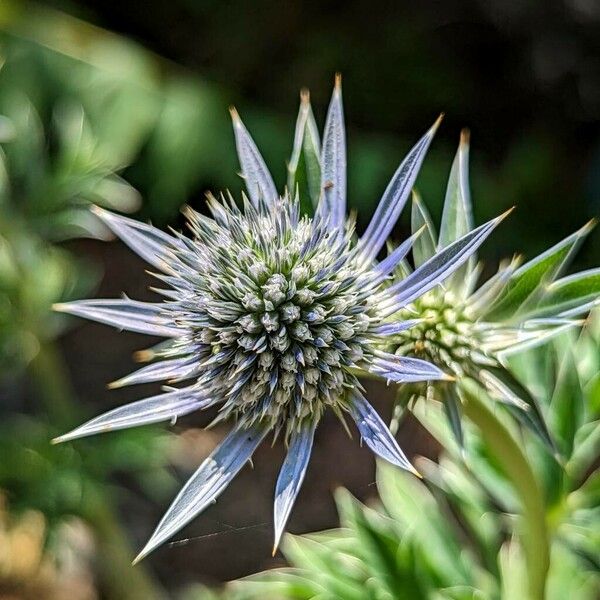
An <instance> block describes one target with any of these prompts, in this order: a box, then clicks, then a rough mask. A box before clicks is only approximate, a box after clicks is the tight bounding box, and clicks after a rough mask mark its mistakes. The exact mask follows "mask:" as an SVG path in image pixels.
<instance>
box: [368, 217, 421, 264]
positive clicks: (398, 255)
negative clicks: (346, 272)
mask: <svg viewBox="0 0 600 600" xmlns="http://www.w3.org/2000/svg"><path fill="white" fill-rule="evenodd" d="M424 229H425V228H424V227H421V229H419V230H418V231H416V232H415V233H413V234H412V235H411V236H410V237H409V238H407V239H406V240H404V241H403V242H402V243H401V244H400V245H399V246H398V247H397V248H394V250H392V252H390V254H389V255H388V256H387V257H386V258H384V259H383V260H382V261H381V262H380V263H379V264H378V265H377V266H376V267H375V268H374V269H373V270H374V271H375V272H376V273H378V274H379V275H382V276H385V275H388V273H391V272H392V271H393V270H394V269H395V268H396V267H397V266H398V264H399V263H400V261H401V260H402V259H403V258H404V257H405V256H406V255H407V254H408V252H409V250H410V249H411V248H412V247H413V244H414V243H415V241H416V240H417V239H418V238H419V237H420V236H421V234H422V233H423V231H424Z"/></svg>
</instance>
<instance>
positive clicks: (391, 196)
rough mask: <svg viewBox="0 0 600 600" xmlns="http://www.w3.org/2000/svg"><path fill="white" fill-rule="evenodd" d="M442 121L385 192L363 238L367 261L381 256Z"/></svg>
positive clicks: (402, 165) (410, 155)
mask: <svg viewBox="0 0 600 600" xmlns="http://www.w3.org/2000/svg"><path fill="white" fill-rule="evenodd" d="M441 120H442V117H441V116H440V117H439V118H438V120H437V121H436V122H435V123H434V124H433V126H432V127H431V129H430V130H429V131H428V132H427V133H426V134H425V135H424V136H423V137H422V138H421V139H420V140H419V141H418V142H417V143H416V144H415V145H414V147H413V148H412V150H411V151H410V152H409V153H408V155H407V156H406V158H405V159H404V160H403V161H402V163H401V164H400V166H399V167H398V170H397V171H396V172H395V173H394V176H393V177H392V180H391V181H390V183H389V184H388V186H387V188H386V190H385V192H384V193H383V196H382V197H381V200H380V201H379V206H377V210H376V211H375V214H374V215H373V218H372V219H371V222H370V223H369V226H368V227H367V230H366V231H365V233H364V235H363V236H362V238H361V240H360V244H359V248H360V252H361V255H362V256H363V257H364V260H365V262H370V261H371V260H373V259H374V258H375V257H376V256H377V254H378V252H379V250H381V248H382V247H383V245H384V244H385V242H386V240H387V237H388V235H389V234H390V232H391V231H392V229H393V227H394V225H395V224H396V221H397V220H398V217H399V216H400V213H401V212H402V208H403V207H404V204H405V203H406V200H407V198H408V195H409V194H410V192H411V190H412V187H413V185H414V183H415V180H416V178H417V175H418V173H419V169H420V168H421V163H422V162H423V159H424V158H425V154H426V152H427V149H428V148H429V144H430V143H431V140H432V139H433V136H434V135H435V132H436V130H437V128H438V127H439V124H440V122H441Z"/></svg>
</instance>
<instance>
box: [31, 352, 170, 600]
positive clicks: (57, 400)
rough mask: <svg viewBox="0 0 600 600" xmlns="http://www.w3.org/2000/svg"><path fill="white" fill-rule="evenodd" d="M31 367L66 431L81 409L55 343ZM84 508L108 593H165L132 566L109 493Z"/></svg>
mask: <svg viewBox="0 0 600 600" xmlns="http://www.w3.org/2000/svg"><path fill="white" fill-rule="evenodd" d="M30 369H31V373H32V375H33V379H34V382H35V385H36V388H37V392H38V394H39V398H40V400H41V401H42V404H43V407H44V409H45V411H46V413H47V415H48V418H49V421H50V422H51V423H52V425H53V426H54V427H56V428H57V429H60V430H61V431H66V430H68V429H70V428H71V427H72V426H73V425H74V424H77V423H78V422H79V421H80V419H78V417H77V416H78V415H79V414H81V412H82V411H81V409H80V407H79V405H78V404H77V403H76V402H75V400H74V393H73V391H72V389H71V385H70V381H69V376H68V374H67V371H66V368H65V364H64V361H63V360H62V357H61V355H60V353H59V352H58V351H57V349H56V346H55V345H54V344H53V343H51V342H46V343H43V344H42V346H41V347H40V351H39V353H38V354H37V356H36V357H35V359H34V360H33V361H32V363H31V365H30ZM73 421H75V423H73ZM84 510H85V514H84V515H83V517H84V518H85V519H86V521H87V522H88V524H89V525H90V526H91V527H92V528H93V530H94V533H95V536H96V541H97V553H98V558H99V565H100V567H99V570H100V577H101V586H102V587H103V588H104V589H105V590H106V592H107V595H108V597H110V598H119V599H121V598H122V599H123V600H153V599H155V598H162V597H164V594H163V593H162V592H161V591H160V588H159V587H158V586H157V584H156V583H155V582H154V580H153V579H152V578H151V576H150V575H149V573H148V572H147V571H146V570H145V569H144V567H141V566H140V565H138V566H135V567H132V565H131V559H132V557H133V556H134V553H133V551H132V549H131V547H130V545H129V542H128V540H127V536H126V535H125V534H124V533H123V530H122V528H121V526H120V524H119V522H118V520H117V518H116V517H115V514H114V509H113V506H112V502H111V500H110V498H108V497H107V495H106V494H102V496H101V497H89V496H88V497H87V498H86V502H85V506H84Z"/></svg>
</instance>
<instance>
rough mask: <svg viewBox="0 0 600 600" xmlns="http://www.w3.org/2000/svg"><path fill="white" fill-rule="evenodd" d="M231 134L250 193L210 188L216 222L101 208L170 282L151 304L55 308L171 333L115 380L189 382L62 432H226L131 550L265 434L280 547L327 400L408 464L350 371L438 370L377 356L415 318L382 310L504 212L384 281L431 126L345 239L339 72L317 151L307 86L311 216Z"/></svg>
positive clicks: (402, 251)
mask: <svg viewBox="0 0 600 600" xmlns="http://www.w3.org/2000/svg"><path fill="white" fill-rule="evenodd" d="M232 116H233V122H234V132H235V138H236V144H237V149H238V154H239V159H240V163H241V167H242V175H243V177H244V179H245V182H246V186H247V190H248V198H244V201H243V208H242V209H240V208H238V207H237V206H236V205H235V203H234V202H233V201H232V200H231V199H230V198H229V199H223V198H222V199H221V201H217V200H216V199H215V198H212V197H210V198H209V200H208V207H209V209H210V212H211V214H212V218H208V217H206V216H203V215H201V214H199V213H196V212H194V211H193V210H191V209H187V210H186V216H187V218H188V223H189V226H190V229H191V232H192V236H191V238H188V237H185V236H183V235H181V234H172V235H167V234H166V233H163V232H162V231H159V230H157V229H155V228H153V227H151V226H148V225H144V224H142V223H139V222H137V221H133V220H131V219H127V218H124V217H120V216H117V215H114V214H112V213H109V212H106V211H104V210H100V209H96V211H95V212H96V214H97V215H98V216H99V217H100V218H101V219H102V220H103V221H104V223H106V225H108V227H110V228H111V229H112V231H113V232H114V233H115V234H116V235H117V236H118V237H120V238H121V239H122V240H123V241H124V242H125V243H126V244H128V245H129V246H130V247H131V248H132V249H133V250H134V251H136V252H137V253H138V254H139V255H140V256H141V257H143V258H144V259H145V260H146V261H147V262H148V263H150V265H152V266H153V267H154V268H155V269H157V270H158V271H159V273H157V274H156V276H157V277H158V278H159V279H160V280H161V281H162V282H163V283H164V284H165V285H166V286H167V287H168V289H163V290H160V292H161V293H162V294H163V296H164V297H165V298H164V300H163V301H161V302H157V303H144V302H137V301H133V300H129V299H127V298H125V299H120V300H86V301H79V302H73V303H70V304H62V305H60V306H58V309H59V310H62V311H65V312H68V313H71V314H74V315H78V316H81V317H86V318H88V319H92V320H95V321H99V322H102V323H106V324H109V325H114V326H116V327H118V328H120V329H127V330H130V331H136V332H140V333H145V334H149V335H154V336H162V337H164V338H166V341H165V342H164V343H162V344H160V345H159V346H157V347H155V348H153V349H151V350H150V351H149V352H147V357H148V358H152V359H155V360H154V362H152V363H151V364H149V365H148V366H145V367H143V368H142V369H140V370H138V371H136V372H134V373H133V374H131V375H129V376H128V377H125V378H124V379H121V380H120V381H118V382H116V384H115V385H129V384H134V383H142V382H150V381H160V380H166V381H168V382H169V383H179V382H184V381H187V382H188V385H187V386H185V387H179V388H173V387H170V388H168V389H167V390H166V391H165V393H163V394H160V395H157V396H154V397H151V398H146V399H144V400H140V401H138V402H134V403H133V404H129V405H127V406H124V407H122V408H117V409H115V410H112V411H110V412H109V413H107V414H105V415H102V416H100V417H97V418H95V419H93V420H92V421H90V422H88V423H86V424H84V425H82V426H81V427H79V428H77V429H75V430H74V431H72V432H71V433H68V434H66V435H64V436H62V437H61V438H59V439H58V441H65V440H71V439H74V438H78V437H82V436H86V435H90V434H93V433H97V432H104V431H108V430H113V429H118V428H123V427H130V426H134V425H142V424H145V423H151V422H158V421H168V420H174V419H176V418H177V417H178V416H180V415H185V414H188V413H190V412H192V411H196V410H201V409H204V408H206V407H208V406H214V405H217V406H219V416H218V417H217V420H222V419H229V420H231V421H232V422H233V429H232V430H231V432H230V433H229V434H228V435H227V436H226V437H225V439H224V440H223V442H222V443H221V444H220V445H219V446H218V447H217V448H216V449H215V451H214V452H213V453H212V454H211V455H210V456H209V457H208V458H207V459H206V460H205V461H204V462H203V463H202V464H201V465H200V467H199V468H198V470H197V471H196V472H195V474H194V475H193V476H192V477H191V479H190V480H189V481H188V482H187V484H186V485H185V486H184V488H183V489H182V490H181V492H180V493H179V495H178V496H177V497H176V498H175V500H174V502H173V503H172V505H171V507H170V508H169V509H168V511H167V513H166V514H165V516H164V518H163V519H162V520H161V522H160V523H159V525H158V526H157V528H156V530H155V532H154V534H153V535H152V537H151V539H150V541H149V542H148V544H147V545H146V547H145V548H144V549H143V550H142V552H141V554H140V556H139V557H138V558H141V557H142V556H144V555H146V554H147V553H149V552H150V551H152V550H153V549H154V548H156V547H157V546H158V545H159V544H161V543H162V542H164V541H165V540H166V539H168V538H170V537H171V536H172V535H173V534H174V533H176V532H177V531H178V530H179V529H180V528H181V527H183V526H184V525H185V524H186V523H188V522H189V521H190V520H191V519H192V518H193V517H194V516H195V515H197V514H198V513H199V512H200V511H202V510H203V509H204V508H206V507H207V506H208V505H209V504H210V503H211V502H212V501H213V500H214V499H215V498H216V497H217V496H218V495H219V494H220V493H221V492H222V491H223V490H224V488H225V487H226V486H227V484H228V483H229V481H230V480H231V479H232V478H233V477H234V476H235V474H236V473H237V472H238V471H239V470H240V469H241V468H242V466H243V465H244V464H245V463H246V462H247V461H248V460H249V459H250V457H251V455H252V453H253V452H254V450H255V449H256V448H257V446H258V445H259V444H260V442H261V441H262V440H263V439H264V438H265V437H266V436H267V434H268V433H269V432H273V433H274V434H275V435H277V433H279V432H281V433H282V434H283V437H284V439H285V441H286V443H287V445H288V453H287V456H286V458H285V461H284V463H283V466H282V469H281V473H280V475H279V478H278V481H277V485H276V491H275V507H274V519H275V547H277V544H278V541H279V539H280V536H281V534H282V532H283V529H284V526H285V523H286V521H287V518H288V515H289V513H290V510H291V507H292V505H293V502H294V500H295V498H296V495H297V494H298V491H299V488H300V485H301V482H302V480H303V477H304V474H305V471H306V467H307V463H308V460H309V456H310V452H311V447H312V443H313V436H314V432H315V427H316V426H317V424H318V422H319V420H320V419H321V417H322V415H323V413H324V411H325V410H326V409H327V408H331V410H332V411H333V412H334V413H335V414H337V415H338V416H339V417H340V419H343V415H344V414H347V415H350V417H351V418H352V419H353V420H354V421H355V423H356V425H357V428H358V430H359V432H360V435H361V437H362V438H363V439H364V440H365V442H366V444H367V445H368V446H369V447H370V448H371V449H372V450H373V452H375V453H376V454H377V455H378V456H380V457H382V458H384V459H386V460H388V461H389V462H391V463H393V464H395V465H397V466H399V467H402V468H404V469H407V470H409V471H411V472H413V473H416V472H415V471H414V469H413V467H412V466H411V465H410V463H409V461H408V459H407V458H406V456H405V455H404V453H403V452H402V450H401V449H400V447H399V446H398V444H397V442H396V440H395V439H394V437H393V436H392V435H391V434H390V432H389V430H388V428H387V427H386V426H385V424H384V423H383V421H382V420H381V418H380V417H379V416H378V415H377V413H376V412H375V411H374V410H373V408H372V407H371V405H370V404H369V403H368V402H367V400H366V399H365V398H364V396H363V394H362V388H361V386H360V384H359V382H358V380H357V378H356V374H357V373H360V372H361V371H364V372H370V373H373V374H376V375H378V376H380V377H383V378H385V379H387V380H388V381H390V382H396V383H404V382H414V381H424V380H436V379H444V378H445V377H446V376H445V374H444V373H443V372H442V371H441V370H440V369H438V368H437V367H435V366H434V365H432V364H430V363H428V362H425V361H423V360H419V359H414V358H405V357H401V356H395V355H394V354H390V353H387V352H385V350H384V345H385V341H386V339H387V338H388V336H389V335H390V334H391V333H394V332H397V331H399V330H402V329H405V328H408V327H410V326H411V325H413V324H414V323H413V321H412V320H407V321H404V322H400V323H399V322H395V323H393V324H389V318H390V317H391V316H392V315H394V314H396V313H397V312H398V311H399V310H401V309H402V308H403V307H404V306H406V305H407V304H408V303H411V302H413V301H414V300H415V299H416V298H417V297H419V296H420V295H421V294H423V293H425V292H426V291H427V290H429V289H432V288H433V287H434V286H436V285H437V284H438V283H439V282H440V281H442V280H443V279H445V278H446V277H448V276H449V275H450V274H451V273H453V272H454V271H455V270H456V269H457V268H459V267H460V265H462V264H463V263H464V262H465V261H466V260H468V258H469V256H470V255H471V254H472V252H473V251H474V250H475V249H476V248H477V247H478V246H479V244H481V243H482V241H483V240H484V238H485V237H486V236H487V235H488V234H489V233H490V232H491V231H492V230H493V228H494V227H495V226H496V225H497V224H498V223H499V222H500V219H501V217H499V218H497V219H494V220H493V221H490V222H489V223H487V224H485V225H483V226H481V227H479V228H478V229H476V230H474V231H472V232H469V233H468V234H467V235H466V236H464V237H463V238H461V239H460V240H458V241H456V242H455V243H454V244H451V245H449V246H448V247H447V248H444V249H443V250H442V251H441V252H439V253H437V254H436V255H435V256H433V257H432V258H431V260H429V261H427V262H425V263H424V264H423V265H422V266H421V267H420V268H419V269H416V270H415V271H414V273H412V275H411V276H410V277H408V278H406V279H404V280H403V281H401V282H399V283H398V284H394V285H390V284H389V281H388V279H389V276H390V274H391V273H392V271H393V270H394V269H395V268H396V267H397V265H398V264H399V262H400V261H401V260H402V259H403V257H404V256H405V255H406V254H407V253H408V251H409V249H410V246H411V244H412V242H413V241H414V238H411V239H409V240H407V241H406V242H405V243H403V244H402V245H401V246H399V247H398V248H397V249H396V250H394V251H393V252H392V253H391V254H390V255H389V256H388V257H387V258H385V259H384V260H383V261H381V262H379V263H377V262H376V261H375V259H376V256H377V255H378V253H379V251H380V250H381V248H382V247H383V246H384V244H385V241H386V238H387V237H388V234H389V233H390V231H391V229H392V227H393V226H394V224H395V222H396V220H397V218H398V215H399V213H400V211H401V210H402V207H403V205H404V204H405V202H406V199H407V197H408V195H409V194H410V190H411V188H412V186H413V183H414V181H415V178H416V176H417V172H418V170H419V168H420V165H421V162H422V160H423V158H424V155H425V153H426V151H427V148H428V146H429V144H430V142H431V140H432V138H433V135H434V133H435V130H436V128H437V125H438V123H437V122H436V124H435V125H434V126H433V127H432V128H431V129H430V130H429V131H428V132H427V133H426V134H425V135H424V136H423V138H422V139H421V140H419V142H417V144H416V145H415V146H414V148H413V149H412V150H411V151H410V153H409V154H408V156H407V157H406V159H405V160H404V161H403V162H402V164H401V165H400V167H399V168H398V170H397V171H396V173H395V174H394V176H393V178H392V181H391V182H390V184H389V186H388V188H387V189H386V191H385V193H384V195H383V197H382V199H381V202H380V204H379V206H378V208H377V210H376V212H375V214H374V216H373V219H372V221H371V224H370V225H369V227H368V229H367V231H366V232H365V234H364V235H363V236H362V237H361V238H360V240H358V242H355V241H354V237H353V224H352V222H351V221H348V220H346V215H345V213H346V192H345V188H346V183H345V182H346V150H345V140H344V123H343V112H342V99H341V88H340V83H339V79H338V81H337V83H336V87H335V90H334V93H333V97H332V100H331V104H330V107H329V111H328V116H327V121H326V125H325V134H324V140H323V144H322V148H321V149H320V151H319V152H316V151H315V149H316V148H317V147H320V143H319V141H318V133H317V131H316V126H315V124H314V119H313V118H312V112H311V111H310V107H309V105H308V99H307V97H306V95H303V99H302V104H301V109H300V116H299V118H298V127H297V132H296V133H297V135H296V140H295V143H294V152H293V156H292V161H291V162H290V165H291V168H290V173H294V168H295V167H294V166H293V165H297V164H298V156H299V154H302V156H304V161H305V164H306V167H307V169H306V170H307V173H308V174H309V183H310V181H313V182H314V181H315V173H316V174H317V177H318V181H319V184H318V186H317V187H316V188H315V187H313V192H315V189H316V190H318V191H317V192H315V193H317V194H318V198H319V203H318V206H317V209H316V214H315V216H314V218H309V217H307V216H302V215H301V213H300V209H299V201H298V199H297V195H296V197H295V198H294V197H291V196H290V195H289V194H288V192H285V193H284V194H283V195H282V196H280V195H279V194H278V193H277V191H276V189H275V185H274V184H273V180H272V178H271V175H270V174H269V172H268V170H267V168H266V166H265V163H264V161H263V159H262V157H261V155H260V154H259V152H258V150H257V148H256V146H255V144H254V143H253V141H252V140H251V138H250V136H249V134H248V132H247V130H246V129H245V127H244V126H243V124H242V122H241V121H240V119H239V117H238V115H237V113H236V112H235V111H232Z"/></svg>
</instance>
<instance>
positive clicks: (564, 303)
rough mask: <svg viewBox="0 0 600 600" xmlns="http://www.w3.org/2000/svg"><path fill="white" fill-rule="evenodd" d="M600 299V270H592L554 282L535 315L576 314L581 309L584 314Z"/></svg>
mask: <svg viewBox="0 0 600 600" xmlns="http://www.w3.org/2000/svg"><path fill="white" fill-rule="evenodd" d="M598 299H600V269H590V270H589V271H582V272H581V273H575V274H574V275H569V276H568V277H563V278H562V279H559V280H558V281H554V282H553V283H551V284H550V285H548V287H547V288H546V290H545V293H544V295H543V297H542V299H541V301H540V303H539V305H538V306H537V307H536V308H535V311H534V313H535V315H536V316H541V315H557V314H559V313H562V312H565V311H569V312H570V313H574V312H575V311H576V310H577V309H578V308H579V307H581V308H582V312H585V311H586V310H588V309H589V305H590V304H591V303H593V302H595V301H597V300H598Z"/></svg>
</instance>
